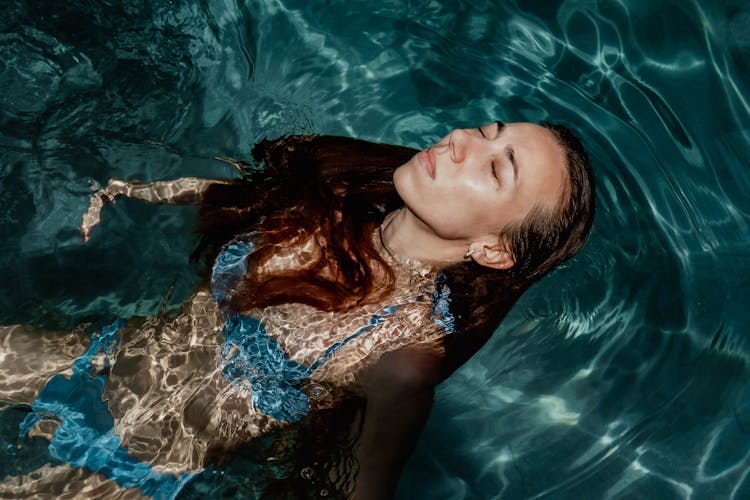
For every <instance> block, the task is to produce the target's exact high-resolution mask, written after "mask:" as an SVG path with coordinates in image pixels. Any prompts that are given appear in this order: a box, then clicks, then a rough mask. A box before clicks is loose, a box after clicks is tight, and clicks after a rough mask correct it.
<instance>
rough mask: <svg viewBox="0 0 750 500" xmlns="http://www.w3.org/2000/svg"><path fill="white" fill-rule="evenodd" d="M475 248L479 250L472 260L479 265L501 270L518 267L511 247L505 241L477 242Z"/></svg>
mask: <svg viewBox="0 0 750 500" xmlns="http://www.w3.org/2000/svg"><path fill="white" fill-rule="evenodd" d="M473 247H474V248H476V249H477V250H476V251H475V252H474V254H472V256H471V258H472V259H474V261H475V262H476V263H477V264H479V265H482V266H485V267H490V268H492V269H499V270H505V269H510V268H511V267H513V266H514V265H516V258H515V257H514V256H513V252H512V250H511V248H510V245H509V244H507V243H506V242H505V241H503V240H499V241H498V240H495V241H482V242H476V243H474V245H473Z"/></svg>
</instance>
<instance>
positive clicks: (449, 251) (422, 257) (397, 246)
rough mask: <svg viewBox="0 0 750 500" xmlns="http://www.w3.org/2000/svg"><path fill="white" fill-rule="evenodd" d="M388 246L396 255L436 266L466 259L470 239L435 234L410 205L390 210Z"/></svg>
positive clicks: (385, 236) (385, 230)
mask: <svg viewBox="0 0 750 500" xmlns="http://www.w3.org/2000/svg"><path fill="white" fill-rule="evenodd" d="M381 235H382V240H383V245H384V246H385V249H386V250H387V251H388V252H390V253H391V254H392V255H393V256H394V257H395V258H397V259H412V260H417V261H420V262H423V263H424V264H427V265H429V266H430V267H432V268H433V269H435V270H440V269H443V268H445V267H448V266H449V265H451V264H455V263H457V262H461V261H463V260H464V253H465V252H466V248H467V246H468V242H466V241H460V240H447V239H444V238H441V237H440V236H438V235H436V234H435V233H434V232H433V231H432V230H431V229H430V228H429V227H428V226H427V225H426V224H425V223H424V222H422V221H421V220H419V218H418V217H417V216H415V215H414V213H413V212H412V211H411V210H409V209H408V208H407V207H403V208H400V209H398V210H394V211H393V212H391V213H389V214H388V215H387V216H386V218H385V220H384V222H383V226H382V232H381Z"/></svg>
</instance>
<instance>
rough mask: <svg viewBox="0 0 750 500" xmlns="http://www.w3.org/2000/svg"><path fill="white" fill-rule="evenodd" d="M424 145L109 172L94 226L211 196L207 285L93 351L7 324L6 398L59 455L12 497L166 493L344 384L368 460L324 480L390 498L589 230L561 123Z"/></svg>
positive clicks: (1, 390) (572, 146) (298, 142)
mask: <svg viewBox="0 0 750 500" xmlns="http://www.w3.org/2000/svg"><path fill="white" fill-rule="evenodd" d="M256 153H257V154H256ZM415 153H416V152H415V151H414V150H409V149H408V148H403V147H399V146H389V145H378V144H374V143H367V142H365V141H358V140H355V139H348V138H335V137H325V136H323V137H314V136H298V137H290V138H281V139H278V140H275V141H264V142H262V143H261V144H259V145H258V146H257V147H256V149H254V150H253V155H254V157H255V159H256V160H257V161H263V162H265V163H266V167H267V168H268V169H270V174H271V175H268V174H264V173H261V172H259V171H253V170H249V171H248V172H246V171H245V170H243V177H244V178H243V179H242V180H238V181H210V180H205V179H194V178H184V179H179V180H177V181H173V182H154V183H147V184H144V183H138V182H135V183H130V182H125V181H117V180H113V181H110V183H109V184H108V185H107V187H106V188H104V189H103V190H101V191H99V192H97V193H96V194H95V195H93V196H92V198H91V204H90V207H89V211H88V212H87V213H86V214H85V215H84V218H83V221H82V226H81V235H82V239H83V240H84V241H85V240H87V239H88V238H89V235H90V232H91V228H92V227H93V226H94V225H96V224H97V223H98V221H99V216H100V210H101V208H102V206H103V205H104V204H105V203H107V202H111V201H114V199H115V198H117V197H118V196H130V197H134V198H138V199H141V200H143V201H146V202H148V203H196V202H199V203H200V204H201V208H200V211H199V221H200V223H199V229H200V230H201V231H202V233H203V234H202V239H201V246H204V248H208V249H209V250H210V252H208V253H209V254H212V255H213V256H214V257H215V260H214V265H213V269H212V273H211V280H210V285H208V286H204V287H202V288H200V289H198V290H197V291H196V292H195V293H194V294H193V295H192V296H191V297H190V298H189V300H188V301H187V302H186V303H185V304H184V305H183V306H182V307H181V308H180V310H179V311H177V312H175V313H173V314H171V315H169V314H168V315H166V316H164V315H160V316H159V317H157V318H150V319H143V318H140V319H133V320H130V321H128V322H126V323H124V324H122V323H116V324H114V325H111V326H110V327H108V328H105V329H104V330H102V333H101V335H99V336H98V337H94V338H92V340H91V345H89V346H88V347H87V346H86V344H87V341H86V340H83V339H82V338H79V339H78V340H73V341H72V342H71V341H70V339H71V338H74V337H71V336H70V335H66V334H54V333H49V332H46V333H45V332H34V331H30V329H28V328H26V327H20V326H18V327H0V345H2V349H3V356H2V357H1V358H0V371H2V372H3V374H4V375H7V376H6V377H5V378H4V379H3V380H2V382H0V399H3V400H5V401H9V402H13V403H21V404H31V407H32V410H33V411H34V413H33V414H31V415H30V416H29V417H28V418H27V420H26V421H25V423H24V425H23V429H22V433H23V432H26V431H29V430H30V431H31V432H30V433H29V435H33V434H36V435H43V436H45V437H47V438H49V439H51V446H50V450H51V452H52V453H53V455H55V454H56V455H55V456H56V457H57V458H58V459H59V460H61V461H62V462H63V463H64V464H63V465H60V466H57V467H49V466H45V467H43V469H42V470H40V471H37V472H36V473H32V474H29V475H27V476H25V477H20V478H6V479H5V481H4V484H3V485H0V493H1V494H3V495H6V496H14V495H15V496H18V495H29V494H35V493H39V492H47V491H53V490H54V491H57V490H60V488H61V485H63V484H66V483H67V484H71V485H73V486H70V487H69V488H67V491H68V492H69V493H73V494H74V495H75V494H78V493H82V492H86V491H88V492H91V491H93V490H94V489H97V491H100V490H98V489H100V488H105V489H106V488H108V490H107V492H108V493H107V494H108V495H114V494H115V493H114V492H115V490H116V491H117V494H118V495H124V496H128V495H140V494H145V495H150V496H155V497H171V496H173V495H174V493H175V492H177V491H179V490H180V488H181V487H182V486H183V485H184V483H185V482H186V481H187V480H189V479H190V477H191V475H192V474H193V473H194V472H196V471H199V470H201V468H202V467H204V466H205V465H206V464H207V463H209V462H212V461H214V460H216V458H217V456H220V455H222V453H223V452H224V451H229V450H232V449H233V448H237V447H239V446H241V445H242V444H244V443H248V442H253V441H254V440H256V438H259V437H260V436H263V435H265V434H267V433H269V432H273V431H274V430H275V429H280V428H283V429H285V428H290V427H291V426H290V425H289V424H293V423H297V422H300V421H301V420H303V419H305V418H306V416H308V415H310V416H312V415H315V414H316V412H322V413H325V411H327V410H328V409H331V408H336V407H339V406H341V407H343V406H344V404H343V403H344V401H345V400H347V399H351V398H352V397H353V396H354V397H360V398H361V399H362V400H364V401H366V410H365V411H364V412H363V414H362V415H360V417H361V418H360V423H359V426H360V427H359V429H358V431H357V432H355V433H354V434H355V435H354V439H352V441H351V443H352V450H353V451H352V454H353V455H354V458H355V462H356V463H355V464H354V466H353V467H349V468H344V470H338V471H335V472H334V471H331V470H324V471H322V472H323V474H322V476H323V477H328V478H329V479H331V480H332V481H334V482H341V483H343V484H344V486H343V487H341V488H337V490H336V491H337V495H338V496H349V495H353V496H354V497H355V498H357V499H370V498H373V499H379V498H389V497H390V496H392V495H393V494H394V492H395V488H396V484H397V481H398V477H399V474H400V470H401V467H403V464H404V463H405V461H406V458H407V457H408V455H409V453H410V451H411V449H413V446H414V445H415V443H416V439H417V436H418V435H419V431H420V430H421V428H422V426H423V425H424V423H425V421H426V419H427V415H428V414H429V410H430V407H431V404H432V397H433V394H434V387H435V385H436V384H437V383H438V382H439V380H440V379H441V378H444V377H446V376H448V375H450V373H451V372H452V371H453V370H455V369H456V368H457V367H458V366H460V364H461V363H463V362H464V361H466V359H468V357H470V356H471V355H472V354H473V353H474V352H475V351H476V350H477V349H478V348H479V347H481V345H482V344H483V343H484V342H485V341H486V340H487V339H488V338H489V336H490V335H491V333H492V332H493V331H494V330H495V328H496V327H497V325H498V324H499V322H500V320H501V319H502V318H503V317H504V315H505V314H506V313H507V311H508V310H509V309H510V307H511V306H512V304H513V303H514V302H515V301H516V300H517V299H518V297H519V296H520V294H521V293H523V291H524V290H525V289H526V288H527V287H528V286H529V285H530V284H531V283H532V282H533V281H535V280H536V279H539V277H541V276H542V275H544V273H546V272H548V271H549V270H550V269H552V268H553V267H554V266H555V265H557V264H559V263H560V262H562V261H563V260H565V259H567V258H569V257H570V256H572V255H573V254H574V253H575V252H576V251H577V250H578V249H579V248H580V247H581V245H582V244H583V242H584V241H585V238H586V236H587V234H588V231H589V230H590V227H591V223H592V221H593V186H592V184H591V178H590V177H591V172H590V169H589V166H588V161H587V159H586V157H585V153H584V152H583V150H582V147H581V145H580V143H579V142H577V139H574V138H571V137H570V136H569V135H568V132H567V131H566V129H563V128H560V127H556V126H549V125H545V126H539V125H533V124H508V125H506V124H503V123H502V122H495V123H493V124H490V125H487V126H483V127H479V128H476V129H466V130H455V131H453V132H452V133H451V134H450V135H448V136H446V137H445V138H444V139H443V140H441V141H440V142H438V143H437V144H436V145H434V146H432V147H430V148H428V149H427V150H425V151H422V152H418V153H417V154H415ZM233 164H235V166H239V167H242V165H241V164H239V163H233ZM241 170H242V169H241ZM274 175H276V177H274ZM212 245H213V246H212ZM199 248H200V247H199ZM211 252H213V253H211ZM454 331H455V333H454ZM65 342H69V344H65ZM60 344H63V345H67V348H66V349H65V350H64V351H63V352H60V349H59V346H60ZM47 354H49V356H48V355H47ZM42 358H43V359H44V360H45V361H43V362H38V360H39V359H42ZM29 359H32V360H35V362H31V363H29V362H28V360H29ZM40 368H41V369H40ZM71 372H72V375H71ZM79 396H80V397H79ZM324 425H326V424H324ZM348 425H350V426H351V422H350V424H348ZM272 458H273V457H271V458H269V460H271V459H272ZM83 470H85V471H86V472H82V471H83ZM302 475H303V476H304V474H302ZM336 476H337V477H336ZM341 476H351V477H348V478H344V479H343V480H342V478H341ZM136 488H138V489H136ZM63 489H65V488H63ZM102 491H103V490H102ZM326 491H328V490H326Z"/></svg>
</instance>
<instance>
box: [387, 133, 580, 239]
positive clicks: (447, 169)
mask: <svg viewBox="0 0 750 500" xmlns="http://www.w3.org/2000/svg"><path fill="white" fill-rule="evenodd" d="M393 180H394V184H395V187H396V190H397V191H398V193H399V195H400V196H401V198H402V199H403V200H404V203H405V204H406V207H407V208H408V209H409V210H410V211H411V212H412V213H413V214H414V215H415V216H416V217H417V218H418V219H419V220H421V221H422V222H423V223H424V224H425V225H427V226H428V227H429V228H430V229H431V230H432V232H434V233H435V234H436V235H437V236H440V237H441V238H445V239H451V240H467V241H472V240H475V239H478V238H481V237H485V236H491V235H495V236H497V235H499V234H501V233H502V232H503V230H504V229H505V228H506V227H507V226H508V225H509V224H512V223H515V222H518V221H521V220H522V219H523V218H524V217H525V216H526V215H527V214H529V212H530V211H531V210H532V209H533V208H534V207H535V206H537V205H542V206H547V207H549V208H550V209H552V208H554V207H555V206H556V204H557V203H558V200H559V199H560V196H561V194H562V192H563V188H564V185H565V182H567V173H566V159H565V153H564V152H563V150H562V148H561V147H560V145H559V144H558V143H557V141H556V139H555V137H554V135H553V134H552V132H550V131H549V130H547V129H546V128H544V127H541V126H539V125H535V124H533V123H506V124H502V123H501V122H495V123H492V124H489V125H484V126H482V127H478V128H473V129H457V130H454V131H453V132H451V133H450V134H449V135H448V136H447V137H445V138H443V139H442V140H441V141H440V142H438V143H437V144H435V145H434V146H432V147H430V148H427V149H426V150H425V151H421V152H419V153H417V154H416V155H415V156H414V157H413V158H412V159H411V160H409V161H408V162H407V163H405V164H404V165H402V166H400V167H399V168H398V169H397V170H396V172H395V173H394V177H393Z"/></svg>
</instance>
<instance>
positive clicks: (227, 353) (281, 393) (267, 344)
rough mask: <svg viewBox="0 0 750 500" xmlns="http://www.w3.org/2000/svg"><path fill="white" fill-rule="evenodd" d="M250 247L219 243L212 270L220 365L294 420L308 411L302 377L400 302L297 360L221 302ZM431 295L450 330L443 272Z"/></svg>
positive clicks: (269, 410) (258, 402)
mask: <svg viewBox="0 0 750 500" xmlns="http://www.w3.org/2000/svg"><path fill="white" fill-rule="evenodd" d="M254 248H255V245H254V244H253V243H252V242H249V241H245V240H235V241H232V242H230V243H228V244H227V245H225V246H224V247H223V248H222V250H221V252H220V253H219V255H218V256H217V258H216V261H215V263H214V266H213V269H212V274H211V294H212V296H213V298H214V300H215V301H216V302H217V303H218V304H220V305H221V309H222V313H223V314H224V317H225V326H224V331H223V335H224V344H223V345H222V347H221V370H222V372H223V374H224V376H225V377H226V378H227V379H228V380H231V381H232V382H233V383H237V384H240V385H244V386H245V387H247V388H248V389H249V390H250V393H251V394H252V403H253V406H254V407H255V408H257V409H259V410H261V411H263V413H265V414H266V415H269V416H271V417H273V418H275V419H276V420H279V421H289V422H295V421H298V420H300V419H301V418H302V417H303V416H304V415H306V414H307V413H308V412H309V401H308V398H307V395H306V394H305V393H303V392H302V390H301V386H302V384H303V383H304V381H305V380H306V379H307V378H308V377H309V376H310V375H311V374H312V373H313V372H314V371H315V370H316V369H317V368H318V367H319V366H320V365H322V364H323V363H325V362H326V361H327V360H328V359H329V358H330V357H331V356H332V355H333V354H334V353H335V352H336V351H337V350H339V349H340V348H341V347H343V346H344V345H346V344H347V343H348V342H350V341H351V340H354V339H355V338H357V337H359V336H360V335H362V334H364V333H365V332H368V331H370V330H372V329H373V328H375V327H376V326H377V325H379V324H380V323H382V322H383V320H384V319H385V318H386V317H388V316H390V315H391V314H393V313H395V312H396V311H397V310H398V309H399V308H400V307H402V304H395V305H389V306H387V307H383V308H382V309H381V310H380V311H378V312H377V313H376V314H373V315H372V316H371V317H370V320H369V321H368V322H367V323H366V324H365V325H364V326H362V327H360V328H358V329H357V330H356V331H354V332H352V334H351V335H349V336H348V337H346V338H345V339H344V340H342V341H341V342H338V343H336V344H334V345H332V346H331V347H329V348H328V349H327V350H326V351H325V352H324V353H323V354H322V355H321V356H320V357H319V358H318V359H316V360H315V361H314V362H312V363H311V364H309V365H304V364H300V363H297V362H296V361H294V360H292V359H290V358H289V356H288V355H287V353H286V352H284V350H283V349H282V347H281V346H280V345H279V343H278V342H277V341H276V340H275V339H273V338H272V337H270V336H269V335H268V334H267V332H266V328H265V326H264V325H263V323H262V322H261V321H259V320H257V319H256V318H254V317H252V316H249V315H245V314H240V313H238V312H236V311H233V310H232V309H231V308H230V307H229V306H227V305H224V301H225V299H226V298H227V297H228V296H229V295H230V293H231V292H232V290H234V289H236V286H237V284H238V282H239V281H240V279H242V277H243V276H245V275H246V274H247V263H246V261H247V256H248V255H250V253H251V252H252V251H253V250H254ZM432 299H433V307H432V319H433V321H435V322H436V323H437V324H438V325H440V326H441V327H442V329H443V330H444V331H445V332H446V333H451V332H453V316H452V315H451V313H450V289H449V288H448V286H447V284H446V283H445V278H444V276H443V275H440V276H439V277H438V279H437V280H436V282H435V288H434V291H433V292H432Z"/></svg>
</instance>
